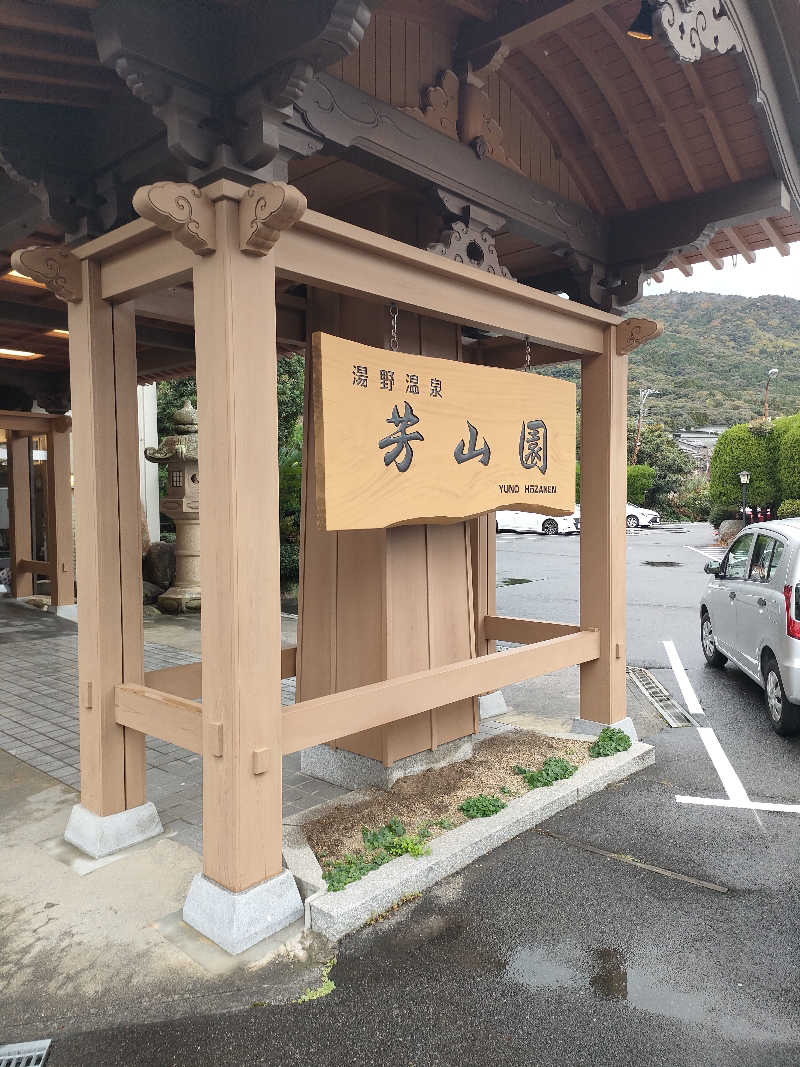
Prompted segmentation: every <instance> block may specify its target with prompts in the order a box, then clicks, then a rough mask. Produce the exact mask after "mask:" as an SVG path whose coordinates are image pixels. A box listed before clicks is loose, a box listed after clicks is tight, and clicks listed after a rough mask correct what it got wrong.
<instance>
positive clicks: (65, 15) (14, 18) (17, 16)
mask: <svg viewBox="0 0 800 1067" xmlns="http://www.w3.org/2000/svg"><path fill="white" fill-rule="evenodd" d="M0 27H2V29H3V32H4V33H5V32H7V31H8V30H40V31H43V32H45V33H57V34H59V35H60V36H62V37H77V38H78V39H80V40H84V41H91V40H93V39H94V33H93V32H92V27H91V23H90V22H89V16H88V14H87V13H86V12H85V11H70V10H64V8H59V9H55V8H54V6H53V5H52V4H47V5H44V4H31V3H28V2H26V0H0Z"/></svg>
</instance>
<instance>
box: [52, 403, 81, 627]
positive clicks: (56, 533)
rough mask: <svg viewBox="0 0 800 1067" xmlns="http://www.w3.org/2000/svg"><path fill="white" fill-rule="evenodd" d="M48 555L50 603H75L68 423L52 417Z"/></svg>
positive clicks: (57, 604) (55, 604) (58, 604)
mask: <svg viewBox="0 0 800 1067" xmlns="http://www.w3.org/2000/svg"><path fill="white" fill-rule="evenodd" d="M47 556H48V560H49V562H50V564H51V565H52V573H51V575H50V602H51V604H53V606H54V607H55V606H61V605H65V604H72V603H74V601H75V575H74V572H73V569H72V485H71V465H70V455H69V426H68V423H67V421H66V420H60V419H58V420H54V421H53V423H52V425H51V427H50V429H49V430H48V431H47Z"/></svg>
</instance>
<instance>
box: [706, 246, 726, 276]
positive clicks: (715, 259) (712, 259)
mask: <svg viewBox="0 0 800 1067" xmlns="http://www.w3.org/2000/svg"><path fill="white" fill-rule="evenodd" d="M700 254H701V255H702V257H703V259H705V260H707V261H708V262H709V263H710V264H711V266H712V267H713V268H714V270H722V268H723V266H724V264H723V262H722V260H721V259H720V257H719V256H718V255H717V254H716V252H715V251H714V249H713V248H712V247H711V245H710V244H708V245H706V246H705V247H704V248H701V249H700Z"/></svg>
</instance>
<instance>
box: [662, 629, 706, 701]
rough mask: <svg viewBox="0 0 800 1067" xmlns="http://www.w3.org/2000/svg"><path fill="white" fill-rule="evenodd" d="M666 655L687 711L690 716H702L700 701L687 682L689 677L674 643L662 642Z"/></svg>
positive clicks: (690, 684)
mask: <svg viewBox="0 0 800 1067" xmlns="http://www.w3.org/2000/svg"><path fill="white" fill-rule="evenodd" d="M662 644H663V645H664V648H665V650H666V653H667V659H669V665H670V667H672V670H673V672H674V674H675V677H676V678H677V679H678V685H679V686H680V690H681V693H682V694H683V699H684V700H685V701H686V707H687V708H688V710H689V714H690V715H703V716H705V712H704V711H703V709H702V707H701V706H700V701H699V700H698V699H697V697H696V696H695V692H694V689H692V683H691V682H690V681H689V676H688V675H687V673H686V671H685V670H684V669H683V664H682V663H681V658H680V656H679V655H678V650H677V648H676V647H675V642H674V641H664V642H662Z"/></svg>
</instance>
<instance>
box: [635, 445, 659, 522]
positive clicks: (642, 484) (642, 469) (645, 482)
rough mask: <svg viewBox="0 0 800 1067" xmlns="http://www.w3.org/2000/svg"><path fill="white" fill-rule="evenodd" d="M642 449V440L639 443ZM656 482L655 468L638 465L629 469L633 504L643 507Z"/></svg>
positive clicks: (642, 464)
mask: <svg viewBox="0 0 800 1067" xmlns="http://www.w3.org/2000/svg"><path fill="white" fill-rule="evenodd" d="M639 445H640V447H641V440H640V442H639ZM655 480H656V472H655V468H654V467H648V466H647V465H646V464H644V463H637V464H634V465H633V466H630V467H628V500H629V501H630V502H631V504H636V505H638V506H639V507H642V506H643V504H644V498H645V496H646V495H647V493H648V492H649V491H650V490H651V489H652V488H653V484H654V482H655Z"/></svg>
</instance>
